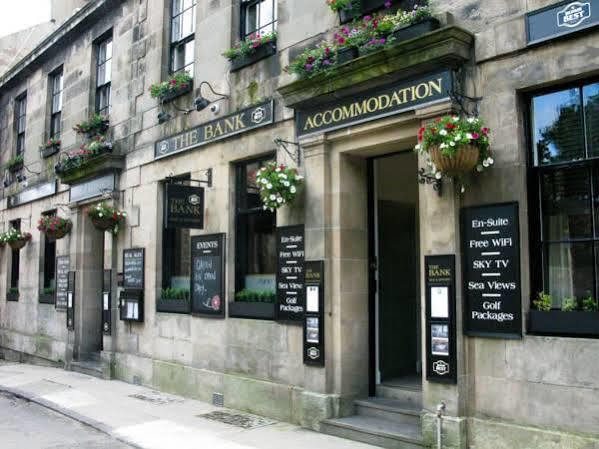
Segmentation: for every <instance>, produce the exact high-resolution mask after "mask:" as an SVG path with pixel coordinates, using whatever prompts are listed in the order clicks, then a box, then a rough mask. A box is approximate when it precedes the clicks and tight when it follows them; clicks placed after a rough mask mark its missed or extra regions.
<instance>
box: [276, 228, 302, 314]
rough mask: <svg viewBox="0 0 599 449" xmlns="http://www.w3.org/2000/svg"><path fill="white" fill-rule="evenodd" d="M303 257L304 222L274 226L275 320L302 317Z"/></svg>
mask: <svg viewBox="0 0 599 449" xmlns="http://www.w3.org/2000/svg"><path fill="white" fill-rule="evenodd" d="M304 260H305V252H304V226H303V225H298V226H285V227H280V228H277V306H276V317H277V321H286V322H289V323H296V324H302V323H303V321H304V312H305V300H304V295H305V276H304Z"/></svg>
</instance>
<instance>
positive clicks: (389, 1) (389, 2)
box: [385, 0, 393, 8]
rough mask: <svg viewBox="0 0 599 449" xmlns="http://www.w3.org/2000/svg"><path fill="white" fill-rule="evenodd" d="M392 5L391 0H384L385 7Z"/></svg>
mask: <svg viewBox="0 0 599 449" xmlns="http://www.w3.org/2000/svg"><path fill="white" fill-rule="evenodd" d="M392 5H393V3H392V2H391V0H387V1H386V2H385V8H391V6H392Z"/></svg>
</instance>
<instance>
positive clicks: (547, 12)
mask: <svg viewBox="0 0 599 449" xmlns="http://www.w3.org/2000/svg"><path fill="white" fill-rule="evenodd" d="M597 25H599V0H582V1H574V2H573V1H565V2H559V3H556V4H555V5H551V6H547V7H545V8H542V9H539V10H537V11H532V12H529V13H528V14H526V41H527V43H528V45H533V44H537V43H539V42H543V41H546V40H549V39H555V38H557V37H560V36H564V35H568V34H571V33H575V32H578V31H582V30H586V29H589V28H591V27H594V26H597Z"/></svg>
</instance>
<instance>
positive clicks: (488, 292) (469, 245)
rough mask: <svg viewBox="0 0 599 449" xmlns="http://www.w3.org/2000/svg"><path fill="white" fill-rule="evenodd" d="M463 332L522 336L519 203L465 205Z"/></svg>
mask: <svg viewBox="0 0 599 449" xmlns="http://www.w3.org/2000/svg"><path fill="white" fill-rule="evenodd" d="M462 253H463V254H464V268H463V275H464V294H465V306H464V314H465V316H464V333H465V334H467V335H478V336H490V337H493V336H494V337H501V338H521V336H522V307H521V298H520V235H519V219H518V204H517V203H504V204H495V205H489V206H479V207H469V208H464V209H462Z"/></svg>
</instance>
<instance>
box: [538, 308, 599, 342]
mask: <svg viewBox="0 0 599 449" xmlns="http://www.w3.org/2000/svg"><path fill="white" fill-rule="evenodd" d="M528 332H529V333H531V334H540V335H570V336H581V337H582V336H587V337H589V336H592V337H599V312H562V311H560V310H552V311H549V312H541V311H539V310H531V311H530V313H529V316H528Z"/></svg>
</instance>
